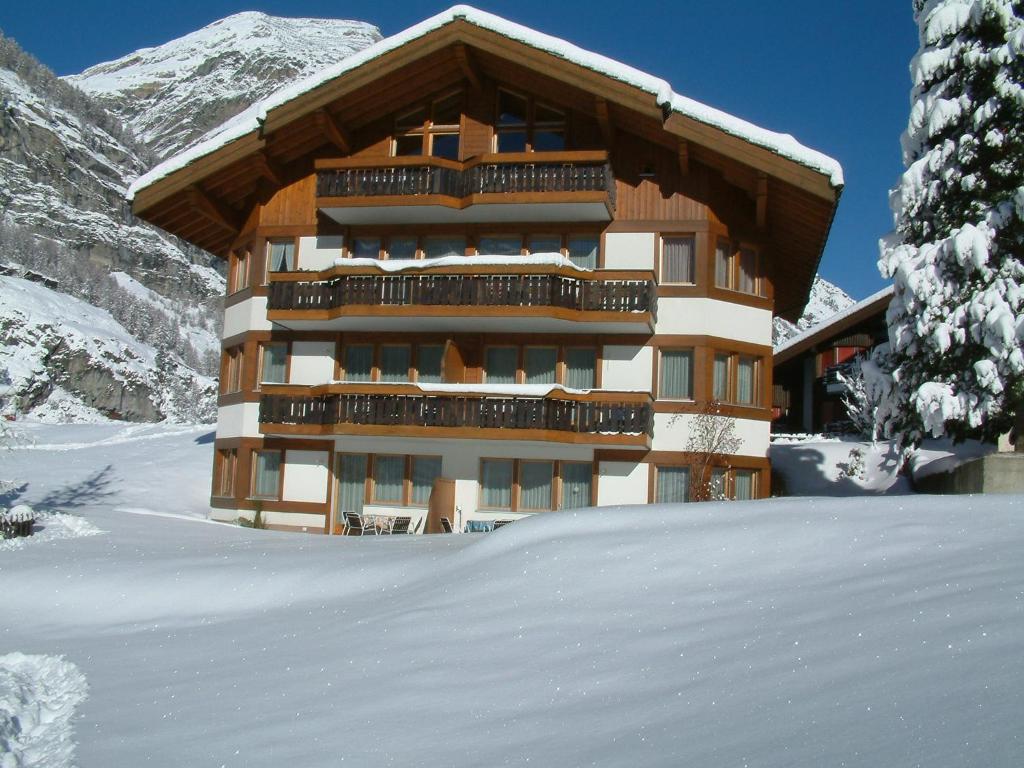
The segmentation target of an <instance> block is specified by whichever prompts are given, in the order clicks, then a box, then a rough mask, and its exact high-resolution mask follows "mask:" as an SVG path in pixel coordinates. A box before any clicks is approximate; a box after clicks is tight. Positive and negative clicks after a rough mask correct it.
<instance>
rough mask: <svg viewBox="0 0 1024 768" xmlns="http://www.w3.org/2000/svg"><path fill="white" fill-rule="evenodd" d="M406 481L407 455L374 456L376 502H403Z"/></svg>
mask: <svg viewBox="0 0 1024 768" xmlns="http://www.w3.org/2000/svg"><path fill="white" fill-rule="evenodd" d="M404 482H405V456H374V458H373V500H374V501H375V502H390V503H398V504H400V503H401V502H402V489H403V484H404Z"/></svg>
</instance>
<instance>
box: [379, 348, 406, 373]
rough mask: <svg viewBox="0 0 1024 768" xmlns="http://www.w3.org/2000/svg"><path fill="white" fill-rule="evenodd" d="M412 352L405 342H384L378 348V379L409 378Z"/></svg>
mask: <svg viewBox="0 0 1024 768" xmlns="http://www.w3.org/2000/svg"><path fill="white" fill-rule="evenodd" d="M411 361H412V352H411V349H410V347H409V346H408V345H407V344H385V345H383V346H381V348H380V380H381V381H390V382H402V381H408V380H409V365H410V363H411Z"/></svg>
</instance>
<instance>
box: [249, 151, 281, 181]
mask: <svg viewBox="0 0 1024 768" xmlns="http://www.w3.org/2000/svg"><path fill="white" fill-rule="evenodd" d="M253 163H254V165H255V166H256V170H257V171H259V174H260V177H261V178H264V179H266V180H267V181H269V182H270V183H271V184H273V185H274V186H276V187H283V186H284V181H283V179H284V174H283V173H282V172H281V169H280V168H278V167H277V165H276V164H275V163H274V161H273V160H271V159H270V158H269V157H267V151H266V150H263V151H262V152H260V153H258V154H256V155H255V156H254V160H253Z"/></svg>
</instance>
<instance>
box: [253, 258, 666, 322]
mask: <svg viewBox="0 0 1024 768" xmlns="http://www.w3.org/2000/svg"><path fill="white" fill-rule="evenodd" d="M472 258H473V257H467V262H469V261H470V260H471V259H472ZM414 263H415V264H417V265H420V266H419V268H418V269H417V270H416V273H415V274H410V273H409V271H404V272H402V273H383V272H382V269H383V267H380V266H363V265H359V266H354V267H350V266H346V265H344V264H339V265H338V266H336V267H334V268H332V269H328V270H324V271H322V272H315V273H310V272H287V273H275V274H273V275H272V276H271V281H270V286H269V291H268V297H267V317H268V319H269V320H271V321H272V322H275V323H278V324H280V325H283V326H286V327H289V328H294V329H296V330H308V329H314V328H316V329H325V330H373V329H376V330H381V331H384V330H404V329H412V328H419V329H421V330H445V329H449V330H450V329H452V327H453V325H452V324H453V323H455V325H456V326H457V325H459V324H460V323H461V324H464V325H466V326H467V328H472V329H476V330H481V331H484V330H490V329H491V328H490V326H494V328H493V329H494V330H509V331H511V330H514V329H517V327H518V330H522V331H536V332H556V331H562V332H565V331H568V332H572V331H581V332H588V333H594V332H605V333H636V332H638V331H639V332H644V331H650V330H651V329H652V327H653V323H654V318H655V311H656V303H657V302H656V296H657V291H656V287H655V283H654V279H653V275H652V274H651V273H650V272H649V271H642V270H640V271H617V270H601V271H598V272H581V271H580V270H576V269H574V268H572V267H567V266H553V265H536V264H522V265H516V264H504V265H486V266H485V265H474V264H467V266H451V265H450V263H449V264H447V265H445V266H430V264H429V262H422V261H421V262H414ZM427 326H429V328H428V327H427ZM434 326H437V327H436V328H434Z"/></svg>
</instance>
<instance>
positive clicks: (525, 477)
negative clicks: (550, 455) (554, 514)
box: [519, 461, 555, 510]
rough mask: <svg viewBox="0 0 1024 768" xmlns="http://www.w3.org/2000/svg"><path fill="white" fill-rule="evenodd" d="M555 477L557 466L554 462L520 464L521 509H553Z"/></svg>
mask: <svg viewBox="0 0 1024 768" xmlns="http://www.w3.org/2000/svg"><path fill="white" fill-rule="evenodd" d="M554 477H555V464H554V462H552V461H521V462H519V508H520V509H522V510H542V509H543V510H547V509H551V508H552V494H553V493H554V487H555V483H554Z"/></svg>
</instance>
